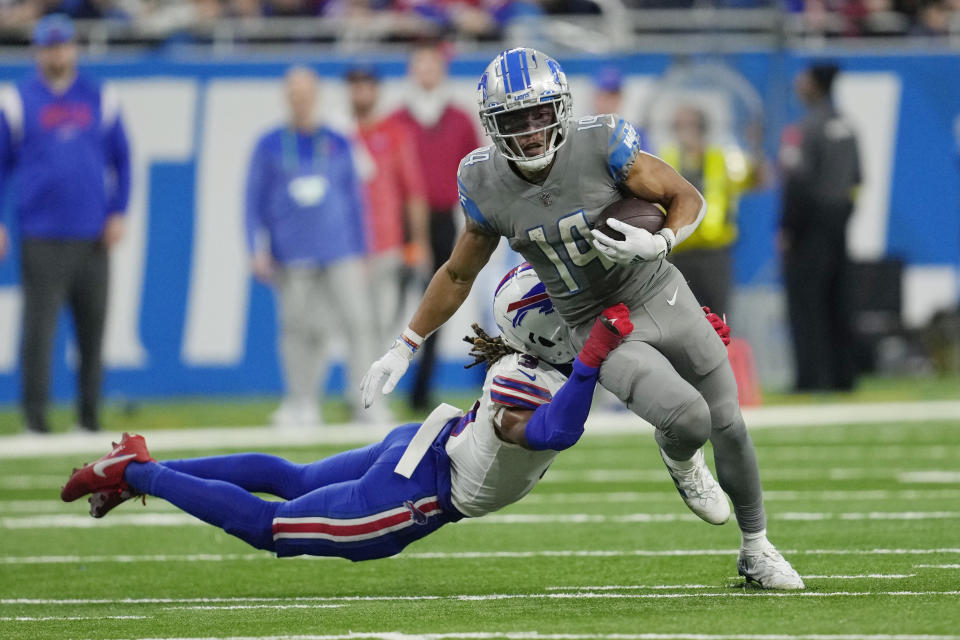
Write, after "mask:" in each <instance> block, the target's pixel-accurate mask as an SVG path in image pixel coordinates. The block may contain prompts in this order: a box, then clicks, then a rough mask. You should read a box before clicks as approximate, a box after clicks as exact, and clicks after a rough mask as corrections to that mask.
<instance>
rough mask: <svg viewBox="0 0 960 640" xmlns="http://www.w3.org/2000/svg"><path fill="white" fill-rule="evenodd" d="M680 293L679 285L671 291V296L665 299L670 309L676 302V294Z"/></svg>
mask: <svg viewBox="0 0 960 640" xmlns="http://www.w3.org/2000/svg"><path fill="white" fill-rule="evenodd" d="M679 291H680V285H677V288H676V289H674V290H673V296H671V297H669V298H667V304H668V305H670V306H671V307H672V306H673V305H674V304H676V302H677V293H678V292H679Z"/></svg>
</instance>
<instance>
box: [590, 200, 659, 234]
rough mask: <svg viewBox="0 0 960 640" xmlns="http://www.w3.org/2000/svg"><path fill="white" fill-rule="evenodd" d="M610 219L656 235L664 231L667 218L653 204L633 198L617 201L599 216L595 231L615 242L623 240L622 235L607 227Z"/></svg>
mask: <svg viewBox="0 0 960 640" xmlns="http://www.w3.org/2000/svg"><path fill="white" fill-rule="evenodd" d="M608 218H616V219H617V220H620V221H621V222H625V223H627V224H629V225H631V226H634V227H640V228H641V229H646V230H647V231H649V232H650V233H656V232H657V231H660V229H663V222H664V220H666V216H665V215H664V213H663V210H662V209H661V208H660V207H658V206H657V205H655V204H653V203H652V202H647V201H646V200H641V199H640V198H633V197H628V198H624V199H623V200H617V201H616V202H614V203H613V204H611V205H608V206H607V208H606V209H604V210H603V211H601V212H600V215H598V216H597V224H596V225H595V226H594V229H596V230H597V231H600V232H601V233H603V234H604V235H607V236H609V237H610V238H612V239H614V240H623V234H622V233H620V232H619V231H614V230H613V229H611V228H610V227H608V226H607V219H608Z"/></svg>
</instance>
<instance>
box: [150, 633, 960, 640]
mask: <svg viewBox="0 0 960 640" xmlns="http://www.w3.org/2000/svg"><path fill="white" fill-rule="evenodd" d="M498 638H506V639H507V640H960V636H949V635H939V636H938V635H928V634H896V635H894V634H871V635H867V634H857V635H852V634H851V635H829V634H808V633H807V634H783V633H778V634H772V633H768V634H726V635H721V634H716V635H713V634H703V633H539V632H537V631H501V632H489V631H465V632H460V633H457V632H453V633H416V634H407V633H404V632H401V631H355V632H350V633H347V634H340V635H295V636H230V637H203V638H138V639H137V640H497V639H498Z"/></svg>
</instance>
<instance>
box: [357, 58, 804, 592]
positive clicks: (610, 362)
mask: <svg viewBox="0 0 960 640" xmlns="http://www.w3.org/2000/svg"><path fill="white" fill-rule="evenodd" d="M478 102H479V105H480V119H481V121H482V123H483V127H484V129H485V131H486V132H487V134H488V135H489V136H490V138H491V139H492V140H493V143H494V144H493V145H492V146H488V147H483V148H480V149H477V150H476V151H474V152H473V153H471V154H469V155H468V156H466V157H465V158H464V159H463V161H462V162H461V163H460V171H459V174H458V183H459V188H460V203H461V205H462V208H463V210H464V212H465V214H466V228H465V230H464V232H463V233H462V234H461V235H460V237H459V239H458V240H457V244H456V247H455V248H454V251H453V254H452V255H451V257H450V259H449V260H448V261H447V263H446V264H444V265H443V266H442V267H441V268H440V269H439V270H438V271H437V273H436V274H435V275H434V277H433V279H432V280H431V282H430V285H429V287H428V288H427V291H426V293H425V294H424V297H423V299H422V301H421V303H420V306H419V307H418V309H417V310H416V312H415V313H414V316H413V319H412V320H411V322H410V325H409V326H408V327H407V329H405V330H404V331H403V333H402V334H401V336H400V338H398V340H397V341H396V342H395V343H394V346H393V347H392V348H391V349H390V350H389V351H387V353H386V354H385V355H384V356H383V357H382V358H380V359H379V360H378V361H377V362H375V363H374V364H373V365H372V366H371V367H370V369H369V371H368V372H367V374H366V375H365V376H364V379H363V382H362V396H363V401H364V403H365V404H371V403H372V402H373V400H374V398H375V396H376V394H377V392H378V391H381V390H382V392H383V393H389V392H390V391H392V390H393V388H394V387H395V386H396V383H397V381H398V380H399V379H400V378H401V376H403V374H404V372H405V371H406V369H407V366H408V364H409V362H410V360H411V359H412V358H413V355H414V353H415V352H416V351H417V349H419V348H420V345H421V344H422V343H423V340H424V339H425V338H426V337H428V336H429V335H430V334H431V333H433V331H435V330H436V329H437V328H438V327H440V326H441V325H442V324H443V323H445V322H446V321H447V320H448V319H449V318H450V317H451V316H452V315H453V313H454V312H455V311H456V310H457V309H458V308H459V307H460V305H461V304H462V303H463V301H464V300H465V299H466V297H467V295H468V294H469V292H470V288H471V286H472V284H473V281H474V279H475V278H476V276H477V274H478V273H479V272H480V270H481V269H482V268H483V266H484V265H485V264H486V263H487V261H488V260H489V258H490V255H491V254H492V253H493V251H494V249H495V248H496V247H497V244H498V243H499V240H500V237H501V236H504V237H506V238H508V240H509V242H510V246H511V247H512V248H513V249H514V250H516V251H517V252H519V253H520V254H522V255H523V257H524V258H526V259H527V260H528V261H529V262H530V263H531V264H532V265H533V268H534V269H535V270H536V272H537V274H538V276H539V277H540V279H541V280H542V281H543V283H544V284H545V285H546V294H549V296H550V298H551V299H552V300H553V303H554V304H555V305H556V307H557V310H558V311H559V313H560V315H561V317H562V318H563V320H564V321H565V323H566V324H567V325H568V326H569V327H570V332H571V338H572V341H573V344H574V345H583V344H584V343H585V341H586V340H587V338H588V335H590V331H591V323H592V320H593V318H595V317H596V316H597V314H598V313H599V312H600V311H601V310H602V309H604V308H606V307H607V306H609V305H610V304H611V303H612V302H616V301H623V302H624V303H625V304H627V306H628V307H629V308H630V309H631V320H632V322H633V325H634V326H635V327H636V330H635V331H634V332H633V333H632V334H631V335H630V336H629V337H628V338H627V339H626V341H625V343H624V344H623V346H622V347H621V348H619V349H617V350H616V351H614V352H613V353H612V354H611V355H610V358H608V359H607V360H606V361H605V363H604V365H603V367H602V368H601V370H600V384H602V385H603V386H604V387H606V388H607V389H609V390H610V391H611V392H613V393H614V395H616V396H617V397H618V398H620V400H622V401H623V402H624V403H625V404H626V405H627V407H629V408H630V409H631V410H632V411H633V412H634V413H636V414H637V415H639V416H640V417H642V418H644V419H645V420H647V421H648V422H650V423H651V424H653V425H654V426H655V427H656V438H657V442H658V444H659V445H660V452H661V456H662V457H663V460H664V462H665V463H666V465H667V469H668V471H669V473H670V475H671V477H672V478H673V480H674V482H675V483H676V485H677V488H678V490H679V491H680V494H681V496H683V498H684V501H685V502H686V503H687V506H688V507H689V508H690V509H691V510H692V511H693V512H694V513H696V514H697V515H698V516H700V517H701V518H702V519H704V520H706V521H707V522H710V523H713V524H723V523H724V522H726V521H727V519H728V518H729V516H730V506H729V504H728V503H727V500H726V498H725V497H724V495H723V491H726V493H727V494H729V496H730V498H731V499H732V501H733V505H734V510H735V512H736V517H737V522H738V524H739V525H740V529H741V532H742V542H741V549H740V555H739V558H738V561H737V568H738V570H739V572H740V574H741V575H744V576H745V577H746V578H747V579H748V580H752V581H755V582H757V583H759V584H760V585H761V586H763V587H766V588H774V589H801V588H803V581H802V580H801V579H800V576H799V575H798V574H797V572H796V571H794V569H793V567H791V566H790V564H789V563H788V562H787V561H786V560H785V559H784V558H783V556H781V555H780V553H779V552H778V551H777V550H776V549H775V548H774V546H773V545H772V544H771V543H770V542H769V541H768V540H767V537H766V515H765V512H764V507H763V491H762V488H761V485H760V474H759V470H758V468H757V460H756V455H755V453H754V449H753V443H752V442H751V440H750V437H749V435H748V434H747V431H746V427H745V425H744V422H743V417H742V416H741V414H740V408H739V403H738V400H737V387H736V381H735V380H734V377H733V372H732V370H731V368H730V364H729V362H728V360H727V355H726V350H725V349H724V347H723V343H722V342H721V341H720V340H718V339H717V336H716V335H714V332H713V331H711V330H710V327H709V325H708V324H706V323H704V322H702V320H701V312H700V306H699V305H698V303H697V301H696V299H695V298H694V296H693V294H691V293H690V289H689V288H688V287H687V284H686V282H685V281H684V279H683V276H682V275H681V274H680V272H679V271H678V270H677V269H676V268H675V267H673V266H672V265H671V264H669V263H668V262H666V261H665V260H664V259H663V258H664V257H665V256H666V255H667V254H669V253H670V250H671V249H672V248H673V247H674V246H676V245H677V244H679V243H681V242H683V241H684V239H686V238H687V237H688V236H689V235H690V234H691V233H692V232H693V230H694V229H696V227H697V225H698V224H699V223H700V221H701V220H702V219H703V216H704V214H705V212H706V203H705V201H704V199H703V197H702V196H701V195H700V193H699V192H698V191H697V190H696V189H695V188H694V187H693V186H692V185H690V183H688V182H687V181H686V180H684V179H683V178H682V177H681V176H680V175H679V174H677V172H676V171H674V170H673V169H672V168H671V167H670V166H669V165H667V164H666V163H664V162H663V161H661V160H660V159H658V158H656V157H655V156H652V155H649V154H647V153H644V152H642V151H641V150H640V145H639V137H638V135H637V132H636V131H635V129H634V128H633V127H632V126H631V125H630V124H629V123H628V122H626V121H625V120H623V119H622V118H620V117H618V116H616V115H596V116H590V117H586V118H581V119H580V120H579V121H577V122H576V123H573V124H571V122H570V114H571V96H570V90H569V88H568V85H567V79H566V76H565V74H564V72H563V70H562V69H561V67H560V65H559V64H558V63H557V62H556V61H555V60H553V59H552V58H549V57H548V56H546V55H544V54H543V53H541V52H539V51H535V50H533V49H526V48H520V49H511V50H509V51H505V52H503V53H501V54H500V55H499V56H497V57H496V58H495V59H494V60H493V62H491V63H490V65H489V66H487V69H486V71H484V73H483V75H482V76H481V78H480V83H479V85H478ZM625 194H632V195H635V196H637V197H639V198H642V199H644V200H648V201H651V202H656V203H659V204H660V205H662V206H663V208H664V209H665V210H666V220H665V225H664V227H663V229H662V230H661V231H659V232H658V233H656V234H651V233H649V232H648V231H645V230H643V229H638V228H634V227H631V226H629V225H626V224H623V223H621V222H619V221H617V220H610V221H608V224H609V225H610V227H611V228H613V229H615V230H617V231H620V232H622V233H623V234H624V236H625V238H624V240H622V241H616V240H613V239H611V238H609V237H608V236H605V235H603V234H602V233H599V232H598V231H596V230H594V229H593V226H594V224H595V222H596V219H597V216H598V214H599V213H600V212H601V211H602V210H603V209H604V208H605V207H606V206H607V205H609V204H611V203H612V202H614V201H616V200H619V199H621V198H623V197H624V195H625ZM708 438H709V439H710V440H711V442H712V443H713V450H714V459H715V462H716V467H717V475H718V476H719V479H720V484H719V485H718V483H717V481H716V480H715V479H714V478H713V476H712V475H711V474H710V471H709V469H708V468H707V466H706V464H705V462H704V457H703V451H702V447H703V444H704V443H705V442H706V440H707V439H708ZM721 487H722V489H723V490H722V491H721Z"/></svg>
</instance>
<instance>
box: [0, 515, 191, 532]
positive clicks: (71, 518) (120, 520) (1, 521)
mask: <svg viewBox="0 0 960 640" xmlns="http://www.w3.org/2000/svg"><path fill="white" fill-rule="evenodd" d="M203 524H205V523H204V522H203V521H202V520H198V519H197V518H194V517H193V516H191V515H189V514H186V513H127V514H122V513H121V514H116V515H111V516H110V517H109V518H91V517H90V516H89V515H87V514H83V515H80V514H58V515H44V516H23V517H18V518H0V529H92V528H95V527H96V528H102V527H184V526H191V525H203Z"/></svg>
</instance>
